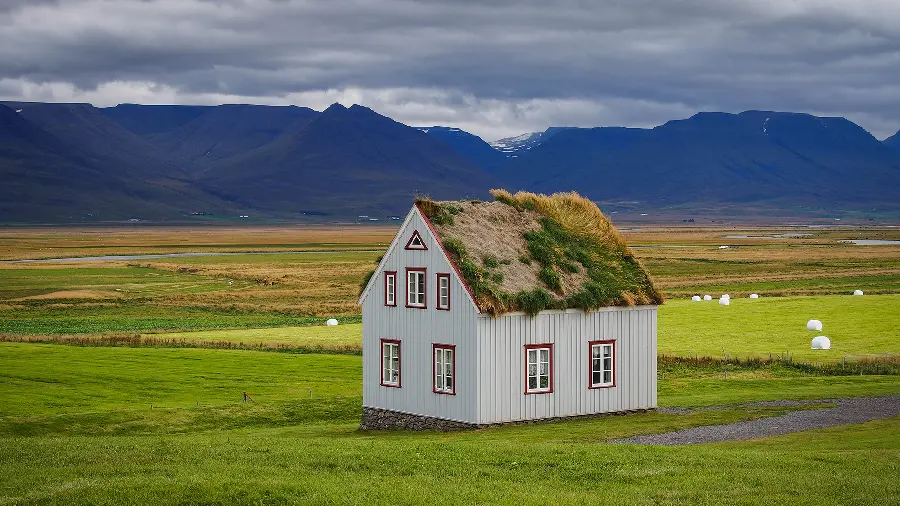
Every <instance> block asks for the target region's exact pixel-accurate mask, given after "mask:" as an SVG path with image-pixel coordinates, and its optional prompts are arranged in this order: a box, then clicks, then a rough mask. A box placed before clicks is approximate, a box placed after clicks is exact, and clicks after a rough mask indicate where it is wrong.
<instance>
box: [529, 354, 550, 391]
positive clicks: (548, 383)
mask: <svg viewBox="0 0 900 506" xmlns="http://www.w3.org/2000/svg"><path fill="white" fill-rule="evenodd" d="M545 348H549V349H550V353H549V356H548V357H547V358H548V360H549V361H550V371H549V372H550V378H549V381H548V382H547V385H548V386H549V388H548V389H546V390H529V389H528V350H538V349H545ZM538 362H540V354H538ZM553 372H554V371H553V343H541V344H526V345H525V395H540V394H552V393H553ZM538 373H540V363H539V364H538Z"/></svg>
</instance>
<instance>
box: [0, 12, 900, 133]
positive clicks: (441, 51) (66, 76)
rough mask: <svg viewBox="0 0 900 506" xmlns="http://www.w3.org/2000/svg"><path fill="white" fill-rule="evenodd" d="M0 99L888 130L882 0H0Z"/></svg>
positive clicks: (888, 51)
mask: <svg viewBox="0 0 900 506" xmlns="http://www.w3.org/2000/svg"><path fill="white" fill-rule="evenodd" d="M0 99H5V100H35V101H60V102H61V101H78V102H91V103H93V104H95V105H98V106H107V105H115V104H117V103H120V102H132V103H145V104H219V103H257V104H296V105H304V106H309V107H312V108H314V109H318V110H322V109H323V108H325V107H327V106H328V104H330V103H333V102H341V103H343V104H345V105H350V104H353V103H359V104H363V105H366V106H369V107H371V108H373V109H375V110H376V111H378V112H380V113H382V114H386V115H388V116H391V117H392V118H394V119H397V120H398V121H402V122H404V123H407V124H411V125H432V124H440V125H450V126H457V127H460V128H464V129H466V130H469V131H471V132H474V133H476V134H479V135H481V136H482V137H484V138H486V139H488V140H492V139H496V138H499V137H504V136H509V135H516V134H519V133H522V132H528V131H536V130H543V129H545V128H547V127H548V126H551V125H571V126H600V125H627V126H654V125H657V124H660V123H663V122H665V121H666V120H669V119H676V118H683V117H686V116H690V115H691V114H693V113H695V112H697V111H701V110H705V111H713V110H715V111H729V112H740V111H742V110H746V109H771V110H787V111H803V112H810V113H813V114H822V115H840V116H846V117H848V118H850V119H851V120H853V121H856V122H857V123H859V124H860V125H862V126H863V127H865V128H866V129H868V130H869V131H871V132H872V133H873V134H874V135H875V136H876V137H878V138H884V137H887V136H888V135H891V134H893V133H894V132H896V131H897V130H898V129H900V0H617V1H603V0H596V1H594V0H580V1H574V0H573V1H553V0H537V1H531V0H525V1H516V2H513V1H507V0H483V1H469V0H418V1H414V0H317V1H314V0H159V1H152V0H144V1H139V0H134V1H132V0H0Z"/></svg>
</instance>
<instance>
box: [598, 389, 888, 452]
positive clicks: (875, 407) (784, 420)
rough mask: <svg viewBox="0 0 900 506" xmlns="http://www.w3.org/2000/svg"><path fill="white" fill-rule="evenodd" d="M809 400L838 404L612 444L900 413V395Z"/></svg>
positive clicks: (709, 437)
mask: <svg viewBox="0 0 900 506" xmlns="http://www.w3.org/2000/svg"><path fill="white" fill-rule="evenodd" d="M810 403H835V404H837V406H835V407H833V408H825V409H814V410H806V411H794V412H791V413H788V414H786V415H782V416H773V417H769V418H760V419H757V420H750V421H747V422H738V423H731V424H726V425H707V426H703V427H694V428H691V429H685V430H679V431H676V432H668V433H666V434H653V435H648V436H634V437H630V438H626V439H616V440H614V441H610V442H611V443H626V444H652V445H688V444H697V443H718V442H721V441H742V440H745V439H756V438H761V437H769V436H780V435H782V434H790V433H791V432H800V431H804V430H811V429H821V428H824V427H834V426H836V425H848V424H853V423H863V422H868V421H871V420H877V419H879V418H890V417H892V416H897V415H900V395H885V396H881V397H856V398H851V399H832V400H827V401H808V402H805V404H810ZM757 404H758V405H767V406H772V405H775V406H779V405H783V406H790V405H799V404H800V403H791V402H790V401H775V402H767V403H764V404H763V403H757Z"/></svg>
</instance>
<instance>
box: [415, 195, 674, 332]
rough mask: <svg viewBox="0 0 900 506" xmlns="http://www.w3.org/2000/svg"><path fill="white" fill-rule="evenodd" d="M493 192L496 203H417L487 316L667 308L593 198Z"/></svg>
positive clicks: (646, 274) (420, 201)
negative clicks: (651, 305)
mask: <svg viewBox="0 0 900 506" xmlns="http://www.w3.org/2000/svg"><path fill="white" fill-rule="evenodd" d="M492 193H493V194H494V197H495V199H496V200H495V201H493V202H480V201H459V202H455V201H454V202H435V201H431V200H427V199H418V200H417V201H416V205H417V206H418V208H419V209H420V210H421V211H422V213H423V214H424V215H425V216H426V217H427V218H428V219H429V221H431V224H432V227H433V228H434V230H435V232H436V233H437V235H438V237H439V238H440V239H441V242H442V243H443V245H444V248H445V249H446V250H447V252H448V254H449V257H450V259H451V261H452V262H453V263H454V264H455V266H456V268H457V269H458V270H459V272H460V273H461V275H462V277H463V279H464V280H465V282H466V284H467V285H468V287H469V289H470V291H471V292H472V295H473V296H474V298H475V303H476V305H477V306H478V308H479V310H480V311H482V312H486V313H490V314H493V315H499V314H503V313H507V312H511V311H525V312H527V313H529V314H536V313H537V312H539V311H541V310H544V309H569V308H580V309H584V310H592V309H598V308H601V307H605V306H633V305H644V304H662V302H663V299H662V296H661V295H660V294H659V292H658V291H657V290H656V288H655V287H654V286H653V283H652V281H651V280H650V277H649V275H648V273H647V271H646V270H645V269H644V267H643V266H642V265H641V263H640V262H639V261H638V260H637V259H636V258H635V257H634V255H632V253H631V251H630V250H629V249H628V247H627V245H626V244H625V242H624V240H623V239H622V237H621V235H620V234H619V232H618V231H617V230H616V228H615V227H614V226H613V225H612V223H611V222H610V221H609V219H608V218H607V217H606V216H605V215H604V214H603V213H602V212H601V211H600V209H599V208H598V207H597V206H596V204H594V203H593V202H591V201H590V200H588V199H585V198H583V197H581V196H579V195H578V194H577V193H557V194H553V195H550V196H547V195H536V194H533V193H527V192H519V193H516V194H515V195H511V194H509V193H508V192H506V191H504V190H494V191H492Z"/></svg>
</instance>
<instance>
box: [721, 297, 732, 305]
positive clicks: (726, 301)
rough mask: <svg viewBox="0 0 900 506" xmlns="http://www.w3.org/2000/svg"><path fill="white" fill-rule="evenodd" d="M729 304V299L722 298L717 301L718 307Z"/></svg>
mask: <svg viewBox="0 0 900 506" xmlns="http://www.w3.org/2000/svg"><path fill="white" fill-rule="evenodd" d="M729 304H731V299H730V298H729V297H722V298H720V299H719V305H720V306H727V305H729Z"/></svg>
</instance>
